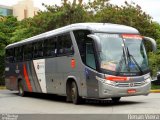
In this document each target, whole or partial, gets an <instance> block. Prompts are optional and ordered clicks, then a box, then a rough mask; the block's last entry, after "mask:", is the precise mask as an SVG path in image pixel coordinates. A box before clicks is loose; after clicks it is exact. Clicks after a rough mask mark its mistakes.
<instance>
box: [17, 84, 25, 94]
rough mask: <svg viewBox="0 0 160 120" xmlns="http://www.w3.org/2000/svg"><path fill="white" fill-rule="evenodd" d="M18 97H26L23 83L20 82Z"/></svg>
mask: <svg viewBox="0 0 160 120" xmlns="http://www.w3.org/2000/svg"><path fill="white" fill-rule="evenodd" d="M18 95H19V96H21V97H24V96H25V95H26V93H25V91H24V87H23V83H22V81H19V82H18Z"/></svg>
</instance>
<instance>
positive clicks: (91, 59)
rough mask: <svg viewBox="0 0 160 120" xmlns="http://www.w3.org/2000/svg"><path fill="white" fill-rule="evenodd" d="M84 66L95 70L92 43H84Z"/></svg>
mask: <svg viewBox="0 0 160 120" xmlns="http://www.w3.org/2000/svg"><path fill="white" fill-rule="evenodd" d="M86 65H88V66H89V67H91V68H93V69H96V63H95V56H94V49H93V44H92V43H86Z"/></svg>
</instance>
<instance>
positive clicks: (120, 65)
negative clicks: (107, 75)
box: [117, 47, 128, 75]
mask: <svg viewBox="0 0 160 120" xmlns="http://www.w3.org/2000/svg"><path fill="white" fill-rule="evenodd" d="M125 56H126V55H125V51H124V47H123V54H122V56H121V60H120V61H119V67H118V70H117V75H118V74H119V72H120V71H121V69H122V64H123V62H125V65H126V66H128V65H127V59H126V58H125ZM123 60H124V61H123Z"/></svg>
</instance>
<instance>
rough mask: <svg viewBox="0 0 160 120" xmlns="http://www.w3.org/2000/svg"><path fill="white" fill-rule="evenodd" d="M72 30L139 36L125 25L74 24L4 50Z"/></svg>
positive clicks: (14, 44)
mask: <svg viewBox="0 0 160 120" xmlns="http://www.w3.org/2000/svg"><path fill="white" fill-rule="evenodd" d="M73 30H90V31H92V32H106V33H117V34H120V33H129V34H139V32H138V30H137V29H135V28H133V27H129V26H125V25H119V24H111V23H76V24H71V25H68V26H65V27H61V28H58V29H55V30H51V31H49V32H45V33H42V34H39V35H36V36H33V37H30V38H27V39H24V40H22V41H19V42H16V43H13V44H10V45H8V46H7V47H6V49H8V48H12V47H16V46H21V45H24V44H26V43H28V42H29V43H30V42H34V41H36V40H39V39H43V38H48V37H51V36H54V35H58V34H61V33H65V32H69V31H73Z"/></svg>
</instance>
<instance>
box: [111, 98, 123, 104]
mask: <svg viewBox="0 0 160 120" xmlns="http://www.w3.org/2000/svg"><path fill="white" fill-rule="evenodd" d="M120 99H121V97H113V98H112V101H113V103H118V102H119V101H120Z"/></svg>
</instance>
